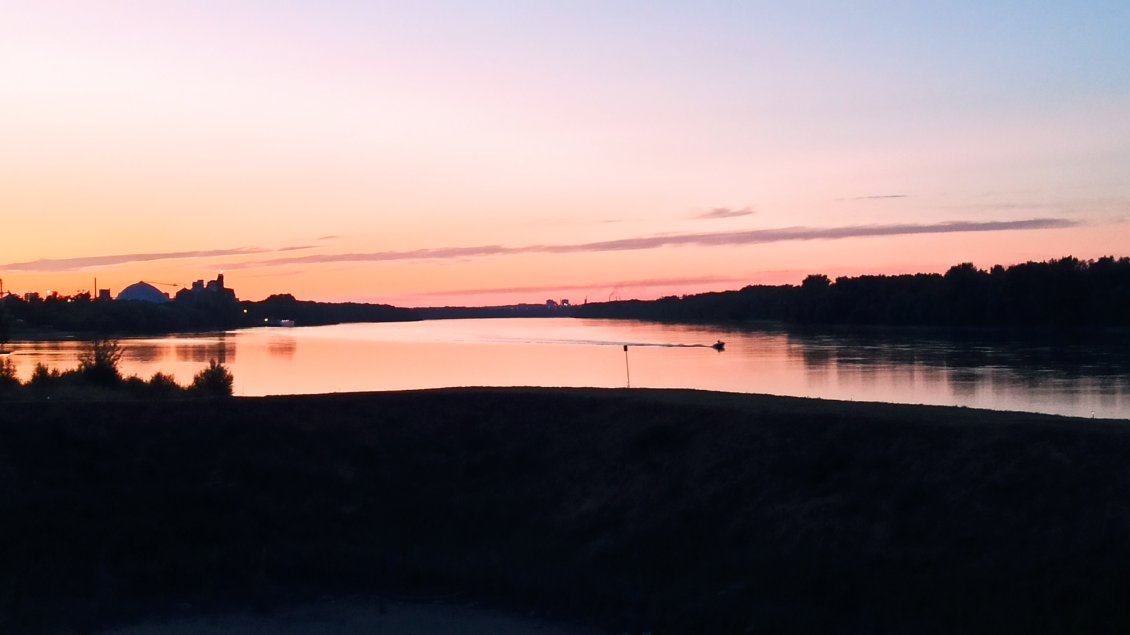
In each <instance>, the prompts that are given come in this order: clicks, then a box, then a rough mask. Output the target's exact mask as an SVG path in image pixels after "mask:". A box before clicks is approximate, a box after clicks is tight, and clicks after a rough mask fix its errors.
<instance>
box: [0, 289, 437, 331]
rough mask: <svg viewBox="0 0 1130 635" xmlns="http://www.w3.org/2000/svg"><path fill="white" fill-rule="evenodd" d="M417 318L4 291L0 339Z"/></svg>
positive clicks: (231, 302)
mask: <svg viewBox="0 0 1130 635" xmlns="http://www.w3.org/2000/svg"><path fill="white" fill-rule="evenodd" d="M418 319H419V316H418V315H417V314H416V313H415V312H413V311H411V310H409V309H398V308H396V307H392V306H388V305H383V304H355V303H343V304H332V303H323V302H305V301H300V300H296V299H295V298H294V296H291V295H273V296H271V297H269V298H267V299H266V300H262V301H259V302H240V301H238V300H235V299H234V298H226V297H223V296H219V295H216V296H213V295H210V294H209V295H203V296H199V295H198V296H189V297H186V298H178V299H176V300H172V301H170V302H164V303H160V304H158V303H152V302H142V301H136V300H134V301H120V300H119V301H103V300H93V299H91V297H90V294H88V293H81V294H77V295H74V296H69V297H64V296H50V297H47V298H42V299H38V298H34V299H31V300H25V299H23V298H20V297H18V296H15V295H9V296H7V297H5V298H3V299H0V342H4V341H6V339H7V338H9V337H11V335H12V333H14V332H16V331H17V330H22V331H33V332H34V331H63V332H77V333H98V334H150V333H177V332H186V331H208V330H221V329H234V328H241V327H249V326H262V325H264V324H277V323H279V321H280V320H294V321H295V323H297V324H301V325H304V326H310V325H320V324H337V323H341V322H387V321H405V320H418Z"/></svg>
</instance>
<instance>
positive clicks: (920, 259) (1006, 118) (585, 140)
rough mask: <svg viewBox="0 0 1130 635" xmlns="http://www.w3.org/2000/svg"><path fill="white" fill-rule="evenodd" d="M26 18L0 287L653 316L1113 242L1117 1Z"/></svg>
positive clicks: (1124, 78) (12, 84) (1124, 57)
mask: <svg viewBox="0 0 1130 635" xmlns="http://www.w3.org/2000/svg"><path fill="white" fill-rule="evenodd" d="M808 9H809V10H807V11H803V10H801V9H800V8H796V9H786V8H781V7H775V6H773V5H764V4H759V3H751V4H749V5H741V6H725V5H705V6H696V7H690V6H689V5H688V6H682V7H680V6H677V5H669V6H663V7H656V6H652V5H650V4H646V3H624V4H620V5H617V6H615V7H609V6H606V5H602V4H597V3H579V4H571V5H569V6H568V7H564V6H558V7H554V6H551V5H542V6H502V5H498V6H493V5H492V6H485V7H484V6H478V5H475V4H464V3H459V2H448V3H433V4H427V5H419V6H414V7H392V6H371V7H366V6H359V5H356V4H353V3H347V2H331V3H324V4H320V5H319V6H318V7H314V6H312V5H311V6H294V7H286V8H283V7H274V6H268V5H266V4H259V3H250V4H245V5H242V6H240V7H225V6H219V5H216V6H212V5H203V6H201V5H198V4H195V3H180V2H169V3H160V4H155V5H147V6H134V5H130V4H128V3H107V4H103V5H99V7H98V8H93V7H84V6H71V5H69V4H68V3H62V2H42V3H34V4H32V3H27V4H17V6H15V7H13V8H11V9H9V10H7V11H6V16H5V18H6V19H5V23H4V24H3V25H0V71H2V72H3V73H4V76H5V77H6V81H5V82H4V83H3V85H2V86H0V114H2V115H3V116H2V117H0V138H3V139H4V144H5V152H4V153H3V155H0V209H3V211H4V227H3V229H4V235H5V236H6V238H7V240H6V242H5V248H4V250H3V255H2V256H0V278H2V279H3V280H4V285H5V287H4V288H5V290H12V291H16V292H21V293H22V292H37V293H40V294H44V293H46V292H48V291H57V292H59V293H61V294H67V295H69V294H74V293H78V292H81V291H89V292H91V293H92V294H97V293H98V289H95V288H93V285H94V279H95V278H97V280H98V283H97V284H98V287H100V288H102V289H109V290H110V291H111V292H112V293H113V294H116V293H117V292H118V291H120V290H121V289H122V288H124V287H126V286H127V285H130V284H133V283H135V282H137V281H139V280H144V281H153V282H157V283H163V286H162V287H161V288H162V289H163V290H166V291H172V292H175V290H176V288H177V287H187V286H189V285H190V284H191V282H192V281H194V280H198V279H210V278H211V277H213V276H214V275H215V274H216V273H218V272H220V271H223V272H225V274H226V276H227V277H228V280H229V286H231V287H232V288H235V289H236V290H237V291H238V293H239V294H240V297H241V298H245V299H251V300H256V299H262V298H265V297H267V296H269V295H272V294H281V293H290V294H293V295H294V296H296V297H299V298H302V299H308V300H318V301H357V302H374V303H388V304H394V305H398V306H439V305H499V304H513V303H519V302H541V301H544V300H545V299H548V298H554V299H561V298H568V299H570V300H571V301H572V302H582V301H583V300H584V299H585V298H588V299H589V300H590V301H593V300H601V301H603V300H608V299H611V298H616V297H621V298H624V299H627V298H639V299H653V298H657V297H661V296H666V295H683V294H694V293H702V292H709V291H720V290H727V289H735V288H740V287H742V286H745V285H748V284H797V283H799V282H800V281H801V280H802V279H803V278H804V277H805V276H807V275H809V274H813V273H822V274H826V275H829V276H831V277H833V278H834V277H838V276H843V275H848V276H852V275H863V274H887V275H891V274H903V273H941V272H944V271H945V270H946V269H947V268H948V267H950V266H953V265H954V264H957V263H962V262H972V263H973V264H974V265H975V266H977V267H980V268H987V267H990V266H992V265H995V264H1002V265H1006V266H1007V265H1010V264H1018V263H1023V262H1028V261H1044V260H1049V259H1055V258H1061V257H1065V256H1074V257H1077V258H1080V259H1083V260H1088V259H1095V258H1099V257H1102V256H1108V255H1113V256H1121V255H1124V253H1125V252H1124V247H1123V245H1125V244H1127V243H1128V242H1130V224H1128V223H1130V180H1127V178H1126V175H1127V174H1128V173H1130V146H1128V145H1127V144H1126V142H1125V140H1126V139H1127V138H1130V114H1128V113H1130V89H1128V88H1127V87H1128V86H1130V76H1128V73H1130V71H1128V70H1127V69H1128V68H1130V56H1128V54H1127V53H1126V50H1125V48H1124V47H1122V46H1120V45H1119V43H1120V41H1121V39H1120V34H1121V33H1124V32H1125V28H1126V27H1128V26H1130V11H1128V10H1127V9H1125V8H1124V7H1121V6H1119V5H1115V4H1107V3H1102V2H1095V3H1085V4H1084V5H1082V6H1073V7H1070V8H1069V7H1064V8H1062V9H1058V10H1057V9H1052V8H1044V9H1041V10H1027V8H1026V7H1024V6H1023V5H1020V4H1010V3H1001V4H997V5H993V6H984V5H982V4H979V3H959V4H951V5H948V6H947V7H945V8H938V9H925V8H922V7H917V6H903V5H897V6H894V7H881V6H878V5H876V6H871V7H865V8H860V9H845V8H842V7H839V6H837V5H834V4H829V3H814V4H813V5H812V6H811V7H809V8H808Z"/></svg>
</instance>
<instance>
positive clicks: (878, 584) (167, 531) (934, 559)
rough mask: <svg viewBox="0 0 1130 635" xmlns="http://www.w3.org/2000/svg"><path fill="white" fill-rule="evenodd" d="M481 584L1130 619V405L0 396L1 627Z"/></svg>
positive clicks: (841, 608) (562, 608)
mask: <svg viewBox="0 0 1130 635" xmlns="http://www.w3.org/2000/svg"><path fill="white" fill-rule="evenodd" d="M381 594H385V595H387V594H395V595H398V596H399V595H410V594H424V595H431V594H435V595H444V594H456V595H454V596H453V597H458V598H459V599H460V601H463V600H467V599H476V600H479V601H484V602H486V603H489V604H493V605H496V606H501V607H509V608H512V609H518V610H521V611H523V612H526V611H536V612H539V613H552V614H553V615H556V616H560V617H564V618H566V619H569V620H573V621H576V622H582V623H589V624H595V625H601V626H605V627H608V628H609V629H613V630H616V631H617V632H619V631H623V630H635V631H653V632H656V633H742V632H756V633H762V632H763V633H794V632H796V633H887V632H893V633H931V632H944V633H957V632H992V633H1034V632H1056V633H1067V632H1079V633H1082V632H1087V633H1094V632H1128V629H1130V423H1128V422H1092V421H1087V420H1078V419H1065V418H1059V417H1048V416H1040V415H1028V414H1009V413H990V412H985V411H977V410H967V409H954V408H928V407H913V406H893V405H875V404H860V403H843V402H833V401H819V400H803V399H788V398H776V397H762V396H751V395H726V394H717V393H702V392H683V391H678V392H674V391H649V390H633V391H623V390H541V389H529V390H525V389H504V390H492V389H482V390H480V389H467V390H442V391H426V392H410V393H387V394H364V395H336V396H307V397H285V398H262V399H235V400H230V401H214V402H211V401H201V402H170V403H98V404H82V403H55V404H51V403H47V404H43V403H19V404H3V405H2V407H0V632H2V633H33V632H42V631H66V630H74V631H80V632H81V631H85V630H90V629H92V628H95V627H99V626H105V625H109V624H113V623H117V622H121V621H129V620H135V619H140V618H144V617H153V616H167V615H183V614H185V613H186V612H188V613H193V614H201V613H207V612H210V611H220V610H227V609H247V608H252V609H255V610H265V611H269V610H273V609H275V608H278V607H282V606H285V605H288V604H296V603H301V602H307V601H310V600H316V599H317V598H324V597H326V596H333V597H360V598H365V597H375V596H379V595H381Z"/></svg>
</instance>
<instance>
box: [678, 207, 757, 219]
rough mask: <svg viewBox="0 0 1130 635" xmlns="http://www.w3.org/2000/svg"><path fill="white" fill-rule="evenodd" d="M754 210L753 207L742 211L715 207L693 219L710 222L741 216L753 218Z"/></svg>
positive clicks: (744, 208)
mask: <svg viewBox="0 0 1130 635" xmlns="http://www.w3.org/2000/svg"><path fill="white" fill-rule="evenodd" d="M753 214H754V209H753V208H752V207H743V208H741V209H733V208H730V207H715V208H714V209H709V210H706V211H705V212H699V213H698V214H695V215H694V216H693V218H698V219H701V220H709V219H716V218H737V217H739V216H752V215H753Z"/></svg>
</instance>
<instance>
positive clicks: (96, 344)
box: [78, 339, 124, 386]
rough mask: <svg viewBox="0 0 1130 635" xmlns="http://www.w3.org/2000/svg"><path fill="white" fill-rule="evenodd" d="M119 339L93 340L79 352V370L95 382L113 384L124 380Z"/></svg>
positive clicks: (106, 384) (105, 384)
mask: <svg viewBox="0 0 1130 635" xmlns="http://www.w3.org/2000/svg"><path fill="white" fill-rule="evenodd" d="M123 352H124V351H123V349H122V345H121V344H120V343H118V340H108V339H107V340H103V339H97V340H91V341H90V342H89V343H88V344H87V345H86V347H85V348H84V349H83V351H82V353H80V354H79V358H78V359H79V362H78V370H79V372H80V373H82V375H83V377H85V378H86V379H87V380H88V381H90V382H91V383H93V384H101V385H104V386H112V385H115V384H119V383H121V381H122V374H121V372H120V371H119V370H118V362H120V361H121V360H122V353H123Z"/></svg>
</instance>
